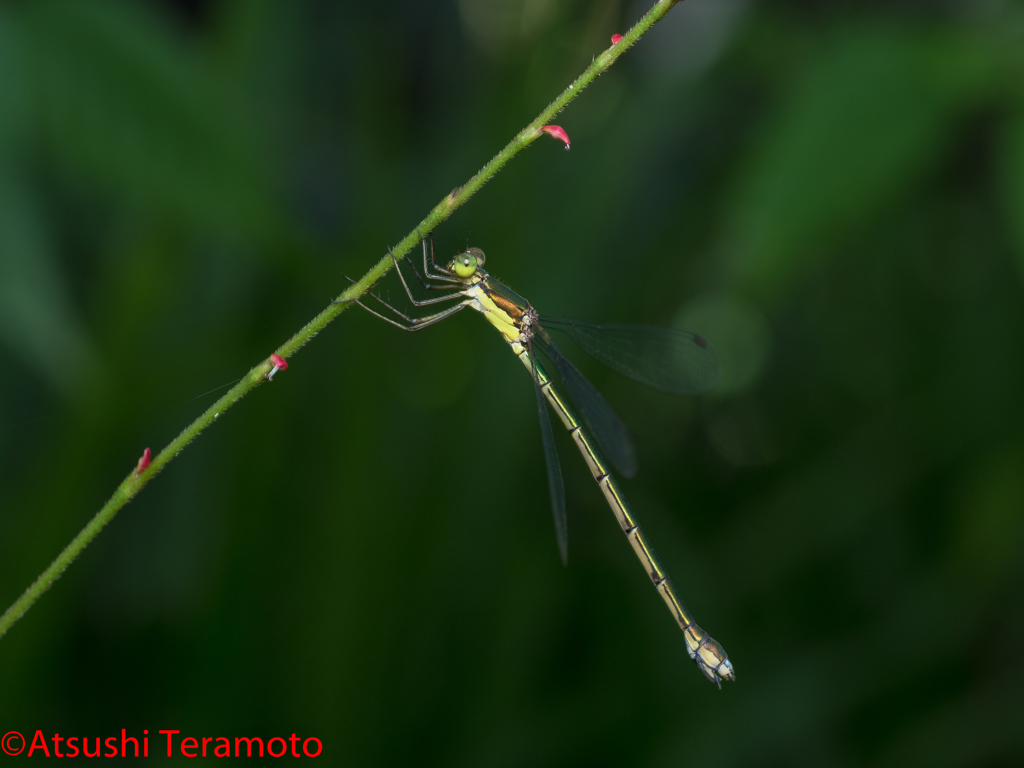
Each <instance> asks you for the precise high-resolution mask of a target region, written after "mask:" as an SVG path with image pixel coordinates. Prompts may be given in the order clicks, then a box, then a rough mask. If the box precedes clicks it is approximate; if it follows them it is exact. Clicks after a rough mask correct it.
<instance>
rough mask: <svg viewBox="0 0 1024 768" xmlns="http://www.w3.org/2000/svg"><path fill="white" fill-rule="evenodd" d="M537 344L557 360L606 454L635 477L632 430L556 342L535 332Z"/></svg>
mask: <svg viewBox="0 0 1024 768" xmlns="http://www.w3.org/2000/svg"><path fill="white" fill-rule="evenodd" d="M533 345H534V348H536V349H539V350H540V351H541V352H543V353H544V354H545V355H546V356H547V357H548V358H550V359H551V361H552V362H553V363H554V364H555V367H556V368H557V369H558V374H559V376H561V377H562V381H563V382H564V384H565V388H566V390H567V391H568V392H569V397H571V398H572V400H573V402H574V403H575V404H576V407H577V408H578V409H579V411H580V415H581V416H582V417H583V421H584V423H586V425H587V428H588V429H589V430H590V432H591V434H593V435H594V438H595V439H596V440H597V443H598V445H600V446H601V451H602V452H603V453H604V455H605V456H607V457H608V460H609V461H611V463H612V465H614V467H615V469H616V470H618V472H619V474H621V475H622V476H623V477H634V476H635V475H636V470H637V464H636V451H635V450H634V449H633V441H632V440H630V438H629V430H627V429H626V425H625V424H623V423H622V419H620V418H619V415H618V414H617V413H615V410H614V409H613V408H612V407H611V406H610V405H608V401H607V400H605V399H604V397H602V395H601V393H600V392H598V391H597V389H596V388H595V387H594V385H593V384H591V383H590V382H589V381H587V379H586V377H585V376H584V375H583V374H582V373H580V372H579V369H578V368H577V367H576V366H575V365H573V364H572V363H571V362H569V361H568V360H567V359H566V358H565V356H564V355H563V354H562V353H561V351H560V350H559V349H558V347H556V346H555V344H554V342H551V341H550V340H546V339H543V338H541V337H540V336H535V337H534V339H533Z"/></svg>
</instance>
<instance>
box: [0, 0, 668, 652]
mask: <svg viewBox="0 0 1024 768" xmlns="http://www.w3.org/2000/svg"><path fill="white" fill-rule="evenodd" d="M678 2H680V0H660V2H658V3H657V4H656V5H655V6H654V7H653V8H652V9H651V10H650V11H648V12H647V13H646V14H645V15H644V17H643V18H642V19H640V21H638V22H637V23H636V25H634V26H633V28H632V29H630V30H629V32H627V33H626V34H625V35H623V37H622V39H621V40H620V41H619V42H618V43H616V44H615V45H613V46H611V47H610V48H609V49H607V50H606V51H604V52H603V53H602V54H601V55H600V56H597V57H596V58H595V59H594V61H593V62H592V63H591V64H590V66H589V67H587V69H586V70H585V71H584V72H583V74H581V75H580V76H579V77H577V78H576V80H574V81H573V82H572V83H571V84H570V85H569V87H568V88H566V89H565V90H564V91H562V93H560V94H559V95H558V98H556V99H555V100H554V101H552V102H551V103H550V104H549V105H548V106H547V107H546V108H545V109H544V111H543V112H541V113H540V114H539V115H537V117H536V118H534V119H533V121H531V122H530V124H529V125H527V126H526V127H525V128H523V130H521V131H520V132H519V133H518V134H516V136H515V137H514V138H513V139H512V141H510V142H509V143H508V144H507V145H505V148H504V149H502V150H501V151H500V152H499V153H498V154H496V155H495V156H494V157H493V158H492V159H491V161H490V162H489V163H487V165H485V166H484V167H483V168H481V169H480V170H479V171H477V173H476V174H475V175H474V176H473V178H471V179H470V180H469V181H468V182H466V184H465V185H463V186H462V187H459V188H457V189H455V190H453V191H452V192H451V194H449V195H447V196H446V197H445V198H444V199H443V200H441V202H439V203H438V204H437V205H435V206H434V209H433V210H432V211H431V212H430V213H429V214H428V215H427V216H426V218H424V219H423V221H421V222H420V223H419V225H418V226H417V227H416V228H415V229H413V231H412V232H410V233H409V234H408V235H406V236H405V238H404V239H403V240H402V241H401V242H399V243H398V245H397V246H395V248H394V254H395V256H396V257H398V258H401V257H402V256H404V255H405V254H407V253H408V252H409V251H410V250H411V249H412V248H413V247H414V246H416V245H417V244H418V243H419V241H420V235H426V234H427V233H429V232H431V231H432V230H433V229H434V228H435V227H437V225H438V224H440V223H441V222H443V221H444V220H445V219H447V218H448V217H449V216H451V215H452V212H453V211H454V210H455V209H456V208H458V207H459V206H460V205H462V204H463V203H465V202H466V201H467V200H469V198H471V197H472V196H473V195H474V194H476V192H477V191H478V190H479V189H480V187H482V186H483V185H484V184H486V183H487V182H488V181H489V180H490V179H491V178H492V177H493V176H494V174H496V173H497V172H498V171H500V170H501V168H502V167H503V166H504V165H505V163H507V162H508V161H509V160H511V159H512V158H513V157H515V156H516V155H517V154H519V153H520V152H521V151H523V150H524V149H526V147H528V146H529V145H530V144H532V143H533V142H534V141H536V140H537V138H539V137H540V136H541V135H542V133H541V128H543V127H544V126H545V125H546V124H547V123H548V122H549V121H550V120H551V118H552V117H554V116H555V115H557V114H558V113H559V112H561V111H562V109H564V108H565V106H566V105H567V104H568V103H569V102H570V101H572V100H573V99H575V98H576V97H577V96H578V95H579V94H580V92H581V91H582V90H583V89H584V88H586V87H587V86H588V85H590V83H592V82H593V81H594V79H595V78H597V77H598V76H599V75H600V74H601V73H603V72H604V71H605V70H606V69H608V68H609V67H610V66H611V65H612V64H614V63H615V61H616V60H617V59H618V58H619V57H620V56H621V55H622V54H623V53H625V52H626V49H627V48H629V47H630V46H632V45H633V44H634V43H635V42H636V41H637V40H639V39H640V38H641V37H642V36H643V35H644V33H645V32H647V30H648V29H650V28H651V27H652V26H653V25H654V24H656V23H657V22H658V21H660V20H661V19H662V18H663V17H664V16H665V14H666V13H668V12H669V11H670V10H671V9H672V7H673V6H675V5H676V3H678ZM391 267H392V261H391V256H390V255H388V256H384V257H383V258H381V260H380V261H378V262H377V263H376V264H374V265H373V267H372V268H370V270H369V271H368V272H367V273H366V274H365V275H363V276H362V278H360V279H359V280H358V281H356V282H355V283H353V284H352V285H350V286H349V287H348V288H347V289H346V290H345V291H344V292H343V293H342V294H341V295H340V296H338V298H337V301H338V302H342V303H338V304H331V305H330V306H328V307H327V308H326V309H324V310H323V311H322V312H321V313H320V314H318V315H317V316H316V317H314V318H313V319H312V320H311V321H310V322H308V323H307V324H306V325H305V326H303V327H302V329H301V330H299V332H298V333H296V334H295V335H294V336H292V337H291V338H290V339H288V341H286V342H285V343H284V344H282V345H281V346H280V347H278V348H277V350H276V354H277V355H280V356H281V357H283V358H288V357H289V356H290V355H292V354H293V353H294V352H296V351H297V350H298V349H299V347H301V346H302V345H304V344H305V343H306V342H307V341H309V340H310V339H312V338H313V337H314V336H316V334H317V333H319V332H320V331H321V330H323V328H324V326H326V325H327V324H328V323H329V322H331V321H332V320H334V318H336V317H337V316H338V315H340V314H341V313H342V312H344V311H345V310H346V309H347V308H348V307H349V306H351V303H350V302H351V301H352V300H353V299H358V298H359V297H360V296H362V295H363V294H364V293H366V292H367V291H368V290H370V288H371V287H373V285H374V283H376V282H377V281H378V280H380V278H381V277H383V276H384V275H385V274H386V273H387V271H388V270H389V269H391ZM346 302H348V303H346ZM273 365H274V364H273V362H271V360H270V358H269V357H268V358H267V359H266V360H264V361H262V362H261V363H260V364H259V365H257V366H256V367H255V368H253V369H252V370H251V371H249V373H248V374H246V375H245V376H244V377H243V378H242V380H241V381H239V382H238V383H237V384H235V386H233V387H232V388H231V389H230V390H228V392H227V394H225V395H224V396H223V397H221V398H220V399H219V400H217V402H215V403H214V404H213V405H211V406H210V407H209V408H208V409H207V410H206V412H205V413H203V415H202V416H200V417H199V418H198V419H196V420H195V421H193V422H192V423H191V424H189V425H188V427H186V428H185V430H184V431H182V433H181V434H180V435H178V436H177V437H176V438H174V440H173V441H171V443H170V444H169V445H168V446H167V447H166V448H164V449H163V450H162V451H160V453H159V454H157V456H156V457H155V458H154V459H153V461H152V462H151V463H150V464H149V466H148V467H146V468H145V469H144V470H142V471H141V472H134V471H133V472H132V474H130V475H129V476H128V477H127V478H125V479H124V481H122V483H121V484H120V485H119V486H118V487H117V490H115V491H114V495H113V496H111V497H110V499H109V500H108V501H107V503H106V504H104V505H103V507H102V508H101V509H100V511H99V512H97V513H96V515H95V516H94V517H93V518H92V519H91V520H90V521H89V522H88V524H87V525H86V526H85V527H84V528H83V529H82V530H81V531H79V532H78V535H76V536H75V538H73V539H72V540H71V543H70V544H68V545H67V546H66V547H65V548H64V549H63V551H62V552H61V553H60V554H59V555H57V558H56V559H55V560H54V561H53V562H52V563H50V565H49V567H48V568H47V569H46V570H45V571H43V572H42V573H41V574H40V575H39V577H38V578H37V579H36V580H35V581H34V582H33V583H32V585H31V586H30V587H29V588H28V589H27V590H25V592H24V594H22V596H21V597H19V598H18V599H17V600H16V601H15V602H14V603H13V604H12V605H11V607H10V608H8V609H7V610H6V611H5V612H4V614H3V616H0V637H2V636H3V634H4V633H5V632H7V630H8V629H9V628H10V627H11V625H12V624H14V622H16V621H17V620H18V619H20V618H21V617H22V616H23V615H24V614H25V612H26V611H27V610H28V609H29V608H31V607H32V604H33V603H35V601H36V600H38V599H39V597H40V595H42V594H43V592H45V591H46V590H47V589H49V587H50V585H51V584H53V582H54V581H56V579H57V578H58V577H59V576H60V575H61V574H62V573H63V572H64V569H65V568H67V567H68V566H69V565H71V563H72V562H73V561H74V560H75V558H76V557H78V555H79V553H81V551H82V550H83V549H85V548H86V547H87V546H88V545H89V542H91V541H92V540H93V539H94V538H96V536H97V534H99V532H100V531H101V530H103V527H104V526H105V525H106V524H107V523H109V522H110V521H111V520H112V519H113V518H114V515H116V514H117V513H118V511H119V510H120V509H121V507H123V506H124V505H125V504H127V503H128V502H129V501H131V499H132V498H133V497H134V496H135V494H137V493H138V492H139V491H140V490H142V488H143V486H145V485H146V483H148V482H149V481H150V480H152V479H153V477H154V476H155V475H156V473H157V472H159V471H160V470H161V469H163V467H164V466H165V465H166V464H167V463H168V462H170V461H171V459H173V458H174V457H175V456H177V455H178V453H180V452H181V451H182V450H183V449H184V448H185V446H186V445H188V444H189V443H190V442H192V440H194V439H195V438H196V437H198V436H199V433H200V432H202V431H203V430H204V429H206V428H207V427H208V426H210V424H212V423H213V422H214V421H215V420H216V419H217V417H218V416H220V414H222V413H224V411H226V410H227V409H228V408H230V407H231V406H232V405H234V404H235V403H236V402H238V400H240V399H241V398H242V397H244V396H245V395H247V394H248V393H249V392H251V391H252V390H253V389H255V388H256V387H257V386H258V385H259V384H261V383H263V382H264V381H265V380H266V376H267V374H268V373H269V372H270V371H271V369H272V368H273Z"/></svg>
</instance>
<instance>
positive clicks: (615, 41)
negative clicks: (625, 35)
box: [612, 35, 622, 45]
mask: <svg viewBox="0 0 1024 768" xmlns="http://www.w3.org/2000/svg"><path fill="white" fill-rule="evenodd" d="M621 39H622V35H612V45H618V42H619V40H621Z"/></svg>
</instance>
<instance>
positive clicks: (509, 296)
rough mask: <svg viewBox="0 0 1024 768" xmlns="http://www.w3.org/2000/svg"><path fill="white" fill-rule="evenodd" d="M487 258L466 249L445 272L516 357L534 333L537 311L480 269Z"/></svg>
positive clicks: (472, 249) (451, 262)
mask: <svg viewBox="0 0 1024 768" xmlns="http://www.w3.org/2000/svg"><path fill="white" fill-rule="evenodd" d="M485 259H486V257H485V256H484V252H483V251H481V250H480V249H479V248H467V249H466V250H465V251H463V252H462V253H460V254H459V255H458V256H456V257H455V258H454V259H452V260H451V261H450V262H448V271H449V272H451V273H453V274H454V275H456V276H457V277H458V278H459V280H461V281H462V284H463V285H465V286H466V287H465V288H464V289H463V291H462V293H463V295H464V296H465V297H466V298H468V299H469V300H470V305H469V306H471V307H472V308H473V309H475V310H476V311H477V312H479V313H480V314H482V315H483V316H484V317H486V318H487V320H488V322H490V324H491V325H493V326H494V327H495V328H497V329H498V331H499V332H500V333H501V335H502V336H504V337H505V341H507V342H508V343H509V344H511V345H512V347H513V350H514V351H515V352H516V354H519V353H520V352H521V351H522V350H523V349H524V348H525V347H526V346H527V345H528V344H529V343H530V340H531V339H532V338H533V336H534V333H536V329H537V327H538V325H537V311H536V310H535V309H534V308H533V307H531V306H530V302H528V301H527V300H526V299H524V298H523V297H522V296H520V295H519V294H518V293H516V292H515V291H513V290H512V289H511V288H509V287H508V286H507V285H503V284H502V283H500V282H498V281H497V280H496V279H494V278H493V277H491V276H490V275H489V274H487V272H486V271H485V270H484V268H483V263H484V261H485Z"/></svg>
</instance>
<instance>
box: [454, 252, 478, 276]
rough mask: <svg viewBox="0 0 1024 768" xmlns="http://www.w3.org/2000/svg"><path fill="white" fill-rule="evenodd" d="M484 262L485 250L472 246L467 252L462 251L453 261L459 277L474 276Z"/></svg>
mask: <svg viewBox="0 0 1024 768" xmlns="http://www.w3.org/2000/svg"><path fill="white" fill-rule="evenodd" d="M483 263H484V252H483V251H481V250H480V249H479V248H470V249H469V250H467V251H466V252H465V253H460V254H459V255H458V256H456V257H455V261H453V262H452V269H453V270H454V271H455V274H456V275H458V276H459V277H463V278H465V277H472V276H473V273H474V272H476V268H477V266H478V265H479V264H483Z"/></svg>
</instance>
